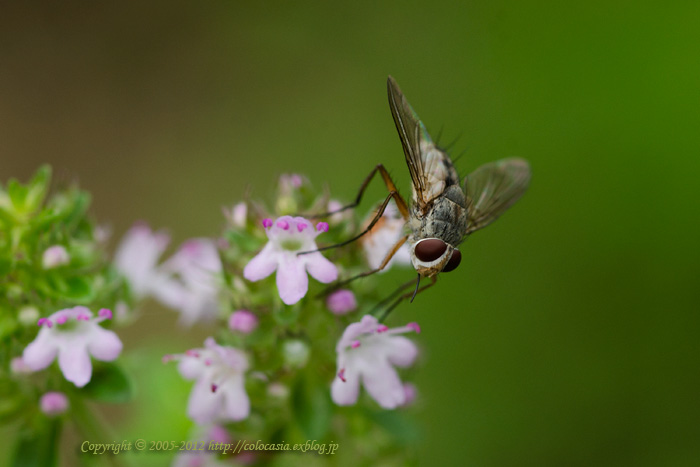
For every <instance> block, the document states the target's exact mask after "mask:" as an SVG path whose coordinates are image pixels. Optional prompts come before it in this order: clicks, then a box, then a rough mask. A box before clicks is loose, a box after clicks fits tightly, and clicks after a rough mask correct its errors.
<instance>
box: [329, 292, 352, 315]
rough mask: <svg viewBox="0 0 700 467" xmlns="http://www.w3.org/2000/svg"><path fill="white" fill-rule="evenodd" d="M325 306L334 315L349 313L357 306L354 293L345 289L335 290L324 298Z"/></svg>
mask: <svg viewBox="0 0 700 467" xmlns="http://www.w3.org/2000/svg"><path fill="white" fill-rule="evenodd" d="M326 306H327V307H328V309H329V310H331V311H332V312H333V313H334V314H336V315H344V314H346V313H350V312H351V311H353V310H355V309H356V308H357V300H355V294H353V293H352V292H351V291H349V290H347V289H340V290H336V291H335V292H333V293H332V294H330V295H329V296H328V298H326Z"/></svg>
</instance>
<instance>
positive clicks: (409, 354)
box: [383, 336, 418, 368]
mask: <svg viewBox="0 0 700 467" xmlns="http://www.w3.org/2000/svg"><path fill="white" fill-rule="evenodd" d="M383 348H384V351H385V352H386V356H387V358H388V359H389V361H390V362H391V363H392V364H394V365H396V366H400V367H402V368H405V367H408V366H411V365H412V364H413V362H414V361H415V360H416V357H417V356H418V347H417V346H416V344H414V343H413V341H411V340H410V339H407V338H406V337H403V336H386V340H385V342H384V345H383Z"/></svg>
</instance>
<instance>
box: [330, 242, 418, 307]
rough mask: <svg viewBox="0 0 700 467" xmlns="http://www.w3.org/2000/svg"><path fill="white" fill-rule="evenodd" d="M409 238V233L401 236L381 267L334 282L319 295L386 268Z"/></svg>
mask: <svg viewBox="0 0 700 467" xmlns="http://www.w3.org/2000/svg"><path fill="white" fill-rule="evenodd" d="M407 239H408V235H404V236H403V237H401V238H400V239H399V241H397V242H396V243H395V244H394V246H393V247H391V250H389V252H388V253H387V254H386V256H384V259H383V260H382V262H381V264H380V265H379V267H377V268H376V269H370V270H369V271H365V272H363V273H361V274H358V275H356V276H352V277H351V278H349V279H345V280H342V281H338V282H336V283H334V284H333V285H331V286H329V287H327V288H326V289H325V290H324V291H323V292H321V293H320V294H319V296H324V295H328V294H330V293H331V292H333V291H335V290H338V289H339V288H341V287H342V286H344V285H347V284H349V283H350V282H352V281H354V280H355V279H359V278H360V277H367V276H371V275H372V274H374V273H375V272H379V271H381V270H382V269H384V268H385V267H386V265H387V264H389V261H391V258H393V257H394V255H395V254H396V252H397V251H399V248H401V246H402V245H403V244H404V243H406V240H407Z"/></svg>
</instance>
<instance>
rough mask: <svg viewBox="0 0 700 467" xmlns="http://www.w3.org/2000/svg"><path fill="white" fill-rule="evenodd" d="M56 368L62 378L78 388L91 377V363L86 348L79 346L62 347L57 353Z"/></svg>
mask: <svg viewBox="0 0 700 467" xmlns="http://www.w3.org/2000/svg"><path fill="white" fill-rule="evenodd" d="M58 366H59V368H61V372H63V376H64V377H65V378H66V379H67V380H68V381H70V382H71V383H73V384H75V385H76V386H78V387H79V388H81V387H83V386H85V385H86V384H87V383H88V381H90V378H91V377H92V362H90V355H88V352H87V348H86V347H83V346H80V345H71V346H69V347H64V348H62V349H61V350H60V351H59V352H58Z"/></svg>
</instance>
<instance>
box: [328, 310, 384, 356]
mask: <svg viewBox="0 0 700 467" xmlns="http://www.w3.org/2000/svg"><path fill="white" fill-rule="evenodd" d="M378 325H379V321H377V318H375V317H374V316H372V315H365V316H363V317H362V319H361V320H360V321H359V322H357V323H352V324H349V325H348V327H347V328H345V331H343V336H342V337H341V338H340V340H339V341H338V345H337V346H336V351H338V352H339V353H340V352H343V351H344V350H345V348H346V347H349V346H350V345H351V344H352V342H353V341H354V340H355V339H357V338H358V337H360V336H361V335H363V334H368V333H372V332H374V331H375V330H376V329H377V326H378Z"/></svg>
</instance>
